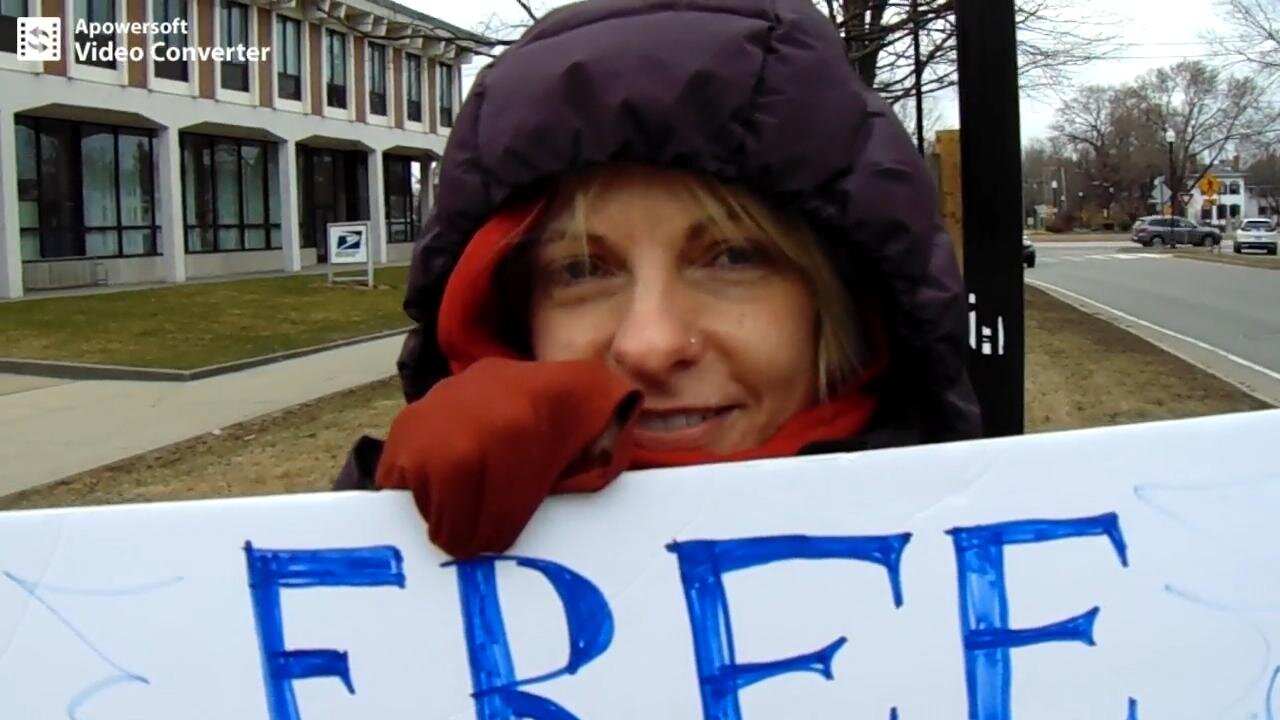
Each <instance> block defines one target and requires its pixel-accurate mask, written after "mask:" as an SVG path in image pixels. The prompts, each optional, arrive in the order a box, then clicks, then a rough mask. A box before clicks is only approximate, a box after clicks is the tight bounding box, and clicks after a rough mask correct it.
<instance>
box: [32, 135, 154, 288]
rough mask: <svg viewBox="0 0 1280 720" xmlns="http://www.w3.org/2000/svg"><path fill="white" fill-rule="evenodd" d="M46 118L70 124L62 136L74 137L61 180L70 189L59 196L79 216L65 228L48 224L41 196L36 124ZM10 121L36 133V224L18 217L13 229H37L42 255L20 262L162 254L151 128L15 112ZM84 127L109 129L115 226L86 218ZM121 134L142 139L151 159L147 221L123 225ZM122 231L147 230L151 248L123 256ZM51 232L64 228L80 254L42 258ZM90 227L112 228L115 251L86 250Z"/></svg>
mask: <svg viewBox="0 0 1280 720" xmlns="http://www.w3.org/2000/svg"><path fill="white" fill-rule="evenodd" d="M46 123H57V124H58V125H61V126H63V127H64V128H69V131H68V132H67V135H66V137H67V138H68V139H74V140H75V142H71V143H69V144H68V146H67V151H68V152H69V153H70V156H71V157H70V160H69V162H68V163H67V165H68V166H69V167H70V168H71V174H72V177H71V182H70V183H65V184H64V186H65V187H68V188H71V196H70V197H68V198H61V199H60V201H61V202H62V203H66V204H71V205H72V206H73V207H74V208H75V210H76V214H77V215H78V216H79V220H78V222H77V223H76V224H74V225H71V226H68V227H64V228H55V227H54V225H53V223H52V222H51V221H50V220H48V219H47V218H46V217H45V206H46V203H47V202H54V200H52V199H50V198H46V197H44V189H45V180H46V179H47V178H46V176H45V171H44V170H45V169H44V150H43V143H44V142H45V136H46V133H45V132H44V131H42V130H41V127H42V126H43V125H45V124H46ZM15 125H21V126H23V127H26V128H28V129H30V130H32V131H33V132H34V134H35V141H36V149H35V155H36V177H37V178H39V182H38V184H37V185H36V192H35V196H36V199H35V203H36V225H35V226H31V225H22V224H21V222H19V225H18V234H19V237H21V234H22V232H23V231H24V230H26V231H30V230H35V231H36V232H37V233H38V234H39V244H40V251H41V252H40V254H41V256H42V257H38V258H30V259H27V258H24V259H23V262H24V263H28V262H65V261H76V260H101V259H103V258H139V257H155V256H158V255H161V254H162V253H161V242H160V224H159V223H158V222H157V221H156V218H157V216H158V214H159V213H158V212H157V207H156V185H157V183H156V172H155V157H156V155H155V152H156V133H155V131H154V130H150V129H147V128H131V127H123V126H119V125H104V124H102V123H86V122H79V121H76V120H53V119H48V118H40V117H37V116H29V115H18V116H17V117H16V118H15ZM86 128H93V129H95V130H96V129H108V130H110V131H111V147H112V153H113V162H114V166H113V171H114V173H115V183H114V189H115V216H116V217H115V219H116V222H115V225H107V226H92V227H91V226H89V225H87V224H86V223H85V219H84V205H85V202H84V160H83V157H82V154H81V152H82V143H83V140H84V137H85V130H86ZM121 135H124V136H131V137H145V138H147V160H148V162H149V164H150V170H151V188H150V193H149V195H148V199H149V201H150V207H151V223H150V224H149V225H140V224H127V225H126V224H125V223H124V217H123V214H124V203H123V202H122V201H121V200H122V198H121V196H120V187H121V183H120V137H121ZM15 170H16V168H15ZM19 201H21V198H19ZM127 230H150V231H151V251H149V252H143V253H131V254H128V255H126V254H125V253H124V233H125V231H127ZM55 231H57V232H62V233H69V234H70V235H71V240H72V242H71V244H72V247H74V248H75V249H78V250H79V253H76V254H70V255H59V256H51V257H45V256H44V255H45V247H46V240H47V239H49V236H50V235H51V234H52V233H54V232H55ZM91 231H92V232H108V231H114V232H115V235H116V239H115V252H114V253H112V254H109V255H88V254H86V249H87V242H86V240H85V233H86V232H91Z"/></svg>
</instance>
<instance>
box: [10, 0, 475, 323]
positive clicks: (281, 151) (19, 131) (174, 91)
mask: <svg viewBox="0 0 1280 720" xmlns="http://www.w3.org/2000/svg"><path fill="white" fill-rule="evenodd" d="M23 16H43V17H56V18H61V20H62V26H61V33H62V35H61V45H62V49H63V52H62V53H61V57H60V58H59V59H57V60H48V61H44V62H34V61H21V60H19V59H18V56H17V54H16V50H17V46H18V42H17V33H16V27H17V25H18V18H19V17H23ZM81 20H83V21H86V22H89V21H94V22H110V21H129V22H157V23H159V22H169V23H170V27H168V28H156V27H150V28H143V29H142V32H132V31H133V30H135V29H136V28H127V27H122V28H115V30H117V31H118V32H114V33H113V32H111V31H110V30H108V31H107V32H106V33H105V34H98V35H91V34H88V33H87V32H77V21H81ZM173 21H185V26H183V24H182V23H181V22H173ZM80 29H81V30H87V29H89V28H88V27H87V26H85V27H82V28H80ZM165 30H173V32H170V33H168V34H159V33H160V32H164V31H165ZM183 30H185V32H183ZM486 43H488V41H487V40H486V39H485V38H483V37H480V36H478V35H475V34H473V33H469V32H466V31H464V30H461V29H459V28H456V27H453V26H451V25H449V24H448V23H445V22H443V21H441V20H438V19H435V18H432V17H430V16H427V15H424V14H422V13H419V12H417V11H415V10H412V9H409V8H407V7H404V6H402V5H398V4H396V3H394V2H390V0H344V1H343V2H338V1H337V0H252V2H250V3H246V2H239V1H238V0H76V2H74V3H72V2H68V0H0V297H10V298H12V297H18V296H20V295H22V294H23V292H24V291H25V290H33V289H41V288H54V287H66V286H72V285H83V284H91V283H103V282H105V283H110V284H115V283H135V282H150V281H169V282H182V281H184V280H185V279H186V278H188V277H199V276H209V275H221V274H228V273H241V272H258V271H268V270H280V269H283V270H286V271H297V270H299V269H301V268H303V267H305V266H308V265H312V264H315V263H317V262H319V261H323V259H324V253H325V242H324V240H323V237H324V229H325V224H326V223H329V222H337V221H345V220H368V221H370V224H371V227H372V230H373V233H372V236H373V239H374V242H373V250H374V254H375V259H376V260H378V261H394V260H407V259H408V257H409V255H410V252H411V247H412V241H413V240H414V239H415V235H416V234H417V229H418V227H419V226H420V224H421V220H422V217H423V215H424V214H425V208H422V207H419V202H418V193H417V192H416V188H415V186H416V184H417V182H418V178H424V179H425V178H427V177H431V176H432V175H433V173H432V172H431V169H432V168H431V165H432V163H433V162H434V161H435V159H437V158H439V157H440V155H441V153H443V151H444V146H445V141H446V139H447V137H448V134H449V128H450V127H451V126H452V124H453V117H454V114H455V113H456V110H457V108H458V105H459V103H460V101H461V95H460V66H461V65H462V64H465V63H467V62H469V61H470V60H471V58H472V57H473V54H474V52H475V51H477V50H479V51H486V50H488V49H490V46H489V45H487V44H486ZM153 46H154V47H157V48H158V51H153V50H151V48H153ZM237 46H245V47H250V48H255V47H256V48H259V53H260V57H262V58H264V59H263V60H261V61H258V62H255V61H254V60H253V58H252V57H245V56H239V55H237V54H235V53H232V54H230V55H229V56H228V57H225V58H223V59H216V58H212V57H209V56H208V55H207V52H208V49H210V48H215V47H226V48H234V47H237ZM113 47H114V48H116V49H118V50H117V52H119V53H121V55H122V56H120V57H115V58H112V57H105V58H104V57H101V56H98V57H95V56H94V55H93V54H92V52H91V51H92V50H94V49H95V48H96V49H97V50H99V51H106V52H109V51H110V50H111V49H112V48H113ZM169 49H171V51H172V53H173V54H179V55H180V54H184V53H185V54H187V55H196V56H195V57H189V58H181V57H179V58H178V59H176V60H171V59H170V58H169V57H166V54H167V53H168V52H169ZM201 50H203V51H204V52H205V53H206V54H205V56H204V57H199V56H198V51H201ZM127 53H134V55H133V56H129V57H124V56H123V55H125V54H127ZM424 181H425V180H424Z"/></svg>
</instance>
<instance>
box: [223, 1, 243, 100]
mask: <svg viewBox="0 0 1280 720" xmlns="http://www.w3.org/2000/svg"><path fill="white" fill-rule="evenodd" d="M219 21H220V22H221V23H222V47H224V48H226V49H228V50H234V49H235V48H237V47H246V48H247V47H248V46H249V6H248V5H245V4H243V3H238V2H235V1H234V0H222V17H221V18H219ZM229 58H230V59H227V60H223V61H222V62H220V63H219V65H220V66H221V68H222V88H223V89H224V90H237V91H239V92H249V63H248V61H246V60H239V59H237V58H238V55H237V54H232V55H230V56H229Z"/></svg>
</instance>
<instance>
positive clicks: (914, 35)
mask: <svg viewBox="0 0 1280 720" xmlns="http://www.w3.org/2000/svg"><path fill="white" fill-rule="evenodd" d="M911 48H912V51H913V52H914V54H915V83H916V88H915V91H916V149H917V150H919V151H920V154H921V155H922V156H923V155H924V91H923V90H922V88H921V86H922V85H923V84H924V67H923V65H921V63H920V0H911Z"/></svg>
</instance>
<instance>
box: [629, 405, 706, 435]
mask: <svg viewBox="0 0 1280 720" xmlns="http://www.w3.org/2000/svg"><path fill="white" fill-rule="evenodd" d="M718 414H719V413H718V412H716V411H714V410H708V411H706V412H696V413H676V414H672V415H648V416H646V415H641V416H640V419H639V422H638V424H639V426H640V427H641V428H642V429H644V430H649V431H652V432H674V431H676V430H683V429H685V428H689V427H693V426H695V425H701V424H702V423H704V422H706V421H708V420H710V419H711V418H713V417H715V416H716V415H718Z"/></svg>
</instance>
